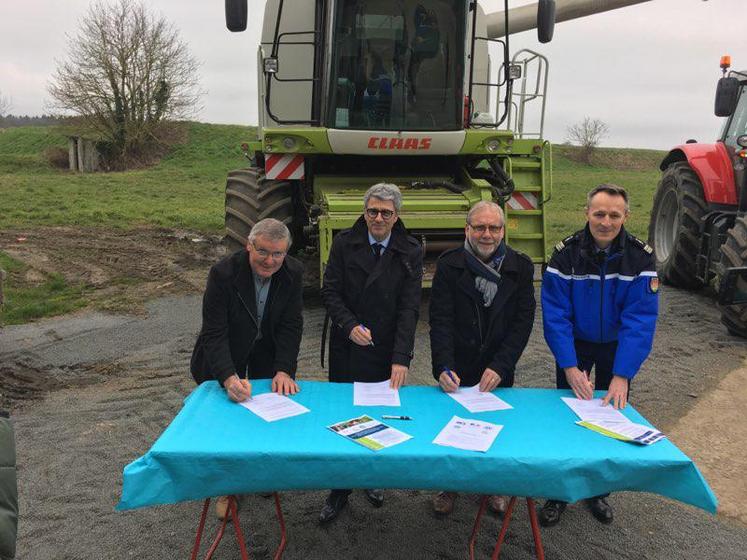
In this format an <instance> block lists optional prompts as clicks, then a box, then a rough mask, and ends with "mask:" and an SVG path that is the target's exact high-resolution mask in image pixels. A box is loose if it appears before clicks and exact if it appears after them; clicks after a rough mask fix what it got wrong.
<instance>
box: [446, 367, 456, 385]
mask: <svg viewBox="0 0 747 560" xmlns="http://www.w3.org/2000/svg"><path fill="white" fill-rule="evenodd" d="M444 371H445V372H446V375H448V376H449V379H451V382H452V383H453V384H454V385H456V386H457V387H458V386H459V383H457V381H456V379H454V375H453V374H452V373H451V370H450V369H449V368H444Z"/></svg>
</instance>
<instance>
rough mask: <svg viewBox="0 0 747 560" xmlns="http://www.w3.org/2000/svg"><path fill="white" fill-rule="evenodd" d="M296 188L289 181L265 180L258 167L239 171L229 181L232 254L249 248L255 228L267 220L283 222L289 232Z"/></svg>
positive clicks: (228, 240) (228, 228)
mask: <svg viewBox="0 0 747 560" xmlns="http://www.w3.org/2000/svg"><path fill="white" fill-rule="evenodd" d="M291 189H292V186H291V183H290V182H289V181H276V180H272V179H267V178H265V172H264V170H263V169H259V168H258V167H250V168H249V169H238V170H236V171H231V172H230V173H229V174H228V180H227V181H226V236H225V238H224V240H223V241H224V243H225V245H226V247H228V249H229V250H230V251H238V250H239V249H241V248H242V247H245V246H246V238H247V236H248V235H249V231H250V230H251V229H252V228H253V227H254V224H256V223H257V222H259V221H260V220H264V219H265V218H275V219H276V220H280V221H281V222H283V223H284V224H285V225H287V226H288V227H289V228H291V222H292V221H293V200H292V196H291V193H292V190H291Z"/></svg>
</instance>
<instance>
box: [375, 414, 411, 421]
mask: <svg viewBox="0 0 747 560" xmlns="http://www.w3.org/2000/svg"><path fill="white" fill-rule="evenodd" d="M381 418H382V419H384V420H412V418H410V417H409V416H395V415H391V414H382V415H381Z"/></svg>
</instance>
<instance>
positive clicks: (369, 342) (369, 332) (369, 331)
mask: <svg viewBox="0 0 747 560" xmlns="http://www.w3.org/2000/svg"><path fill="white" fill-rule="evenodd" d="M360 328H362V329H363V330H364V331H368V334H369V336H370V335H371V329H367V328H366V327H364V326H363V325H360ZM368 345H369V346H373V345H374V343H373V339H372V340H369V341H368Z"/></svg>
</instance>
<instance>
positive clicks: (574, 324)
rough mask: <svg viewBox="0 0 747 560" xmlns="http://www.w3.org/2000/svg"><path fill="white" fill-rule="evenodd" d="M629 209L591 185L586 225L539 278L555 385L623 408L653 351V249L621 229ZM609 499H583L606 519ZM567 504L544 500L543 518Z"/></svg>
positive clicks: (612, 190) (613, 192)
mask: <svg viewBox="0 0 747 560" xmlns="http://www.w3.org/2000/svg"><path fill="white" fill-rule="evenodd" d="M629 213H630V210H629V206H628V193H627V192H626V191H625V189H624V188H622V187H618V186H617V185H611V184H602V185H599V186H597V187H595V188H593V189H592V190H591V191H590V192H589V194H588V195H587V197H586V222H587V223H586V227H585V228H584V229H582V230H580V231H578V232H576V233H575V234H573V235H571V236H570V237H568V238H566V239H564V240H563V241H561V242H560V243H558V244H557V245H556V246H555V252H554V253H553V255H552V258H551V259H550V263H549V265H548V267H547V270H546V271H545V274H544V277H543V279H542V322H543V325H544V332H545V340H546V341H547V345H548V346H549V347H550V350H552V353H553V355H554V356H555V362H556V363H555V378H556V382H557V387H558V388H559V389H571V390H573V393H574V395H575V396H576V398H578V399H585V400H588V399H591V398H593V397H594V389H597V390H603V391H606V395H605V396H604V398H603V401H602V402H603V404H605V405H612V406H614V407H615V408H625V405H626V403H627V400H628V391H629V388H630V380H631V379H633V377H634V376H635V374H636V373H637V372H638V370H639V368H640V367H641V365H642V364H643V362H644V361H645V359H646V358H647V357H648V354H649V352H650V351H651V347H652V345H653V341H654V330H655V329H656V317H657V314H658V294H657V292H658V291H659V279H658V277H657V275H656V262H655V260H656V259H655V258H654V254H653V253H654V251H653V249H652V248H651V247H649V246H648V245H647V244H646V243H645V242H644V241H641V240H640V239H637V238H635V237H633V236H632V235H630V234H629V233H628V232H627V231H625V228H624V227H623V224H624V223H625V221H626V220H627V219H628V215H629ZM592 368H594V383H593V384H592V382H591V381H590V380H589V375H590V373H591V370H592ZM606 498H607V495H606V494H605V495H603V496H596V497H593V498H589V499H588V500H586V502H587V505H588V506H589V509H590V510H591V513H592V515H594V517H595V518H596V519H597V520H598V521H600V522H601V523H605V524H608V523H612V520H613V513H612V507H611V506H610V505H609V503H607V499H606ZM566 505H567V504H566V503H565V502H561V501H558V500H548V501H547V502H546V503H545V505H544V506H543V507H542V510H541V511H540V514H539V520H540V523H541V524H542V525H543V526H545V527H550V526H552V525H555V524H557V523H558V522H559V521H560V517H561V515H562V514H563V512H564V511H565V508H566Z"/></svg>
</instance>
